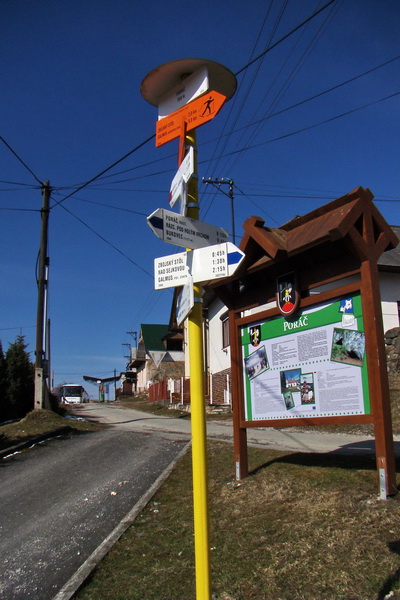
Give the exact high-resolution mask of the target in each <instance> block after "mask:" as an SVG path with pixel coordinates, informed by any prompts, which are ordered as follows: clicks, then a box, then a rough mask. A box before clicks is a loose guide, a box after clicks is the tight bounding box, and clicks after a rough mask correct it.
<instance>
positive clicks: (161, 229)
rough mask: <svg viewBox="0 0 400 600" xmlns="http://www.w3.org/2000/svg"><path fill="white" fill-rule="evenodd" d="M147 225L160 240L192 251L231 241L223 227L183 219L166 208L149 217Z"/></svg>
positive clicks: (187, 218)
mask: <svg viewBox="0 0 400 600" xmlns="http://www.w3.org/2000/svg"><path fill="white" fill-rule="evenodd" d="M147 224H148V225H149V227H150V229H151V230H152V231H153V232H154V233H155V234H156V236H157V237H158V238H160V240H163V241H164V242H168V243H169V244H176V246H182V247H183V248H191V249H192V250H194V249H195V248H204V247H205V246H212V245H213V244H221V243H223V242H227V241H228V239H229V235H228V232H227V231H225V229H221V227H217V226H216V225H209V224H208V223H203V222H202V221H197V220H196V219H190V218H189V217H183V216H181V215H178V214H176V213H174V212H171V211H170V210H165V209H164V208H157V210H155V211H154V212H153V213H152V214H151V215H150V216H149V217H147Z"/></svg>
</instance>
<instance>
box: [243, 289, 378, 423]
mask: <svg viewBox="0 0 400 600" xmlns="http://www.w3.org/2000/svg"><path fill="white" fill-rule="evenodd" d="M241 339H242V355H243V380H244V388H245V390H244V391H245V418H246V421H258V420H273V419H288V420H289V419H295V418H296V419H297V418H309V417H333V416H335V417H336V416H347V415H363V414H369V413H370V402H369V392H368V374H367V364H366V356H365V334H364V324H363V318H362V310H361V298H360V295H359V294H356V295H351V296H347V297H344V298H340V299H337V300H334V301H332V302H328V303H324V304H317V305H314V306H312V307H311V308H309V309H306V310H304V311H301V313H299V314H297V315H296V316H293V317H284V316H278V317H273V318H271V319H268V320H265V321H261V322H254V323H252V324H251V325H248V326H245V327H242V328H241Z"/></svg>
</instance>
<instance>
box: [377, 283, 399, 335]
mask: <svg viewBox="0 0 400 600" xmlns="http://www.w3.org/2000/svg"><path fill="white" fill-rule="evenodd" d="M379 279H380V289H381V301H382V317H383V330H384V331H388V330H389V329H393V327H399V310H398V304H397V303H398V302H400V276H399V275H398V274H397V273H382V272H381V273H380V274H379Z"/></svg>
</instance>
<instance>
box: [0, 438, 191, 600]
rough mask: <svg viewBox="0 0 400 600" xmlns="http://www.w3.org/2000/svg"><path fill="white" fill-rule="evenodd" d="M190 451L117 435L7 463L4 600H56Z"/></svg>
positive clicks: (2, 525) (3, 475)
mask: <svg viewBox="0 0 400 600" xmlns="http://www.w3.org/2000/svg"><path fill="white" fill-rule="evenodd" d="M184 444H185V442H184V440H182V439H178V440H176V439H175V438H174V437H173V436H167V437H165V436H160V435H154V434H148V433H140V432H130V431H119V430H118V429H116V428H114V429H112V430H107V431H100V432H94V433H88V434H81V435H71V436H68V438H65V437H63V438H60V439H53V440H51V441H48V442H46V443H44V444H40V445H37V446H35V447H34V448H31V449H29V450H26V451H23V452H21V453H18V454H15V455H14V456H11V457H9V458H7V459H3V460H2V461H1V462H0V479H1V485H0V502H1V507H2V509H1V511H0V540H1V541H0V553H1V566H0V598H1V600H20V599H21V600H51V599H52V598H53V597H54V596H55V595H56V593H57V592H58V590H60V588H61V587H62V586H63V585H64V584H65V583H66V582H67V581H68V580H69V578H70V577H71V576H72V575H73V574H74V573H75V572H76V570H77V569H78V568H79V567H80V566H81V565H82V563H83V562H84V561H85V560H86V559H87V558H88V557H89V556H90V555H91V554H92V552H93V551H94V550H95V549H96V548H97V547H98V545H99V544H100V543H101V542H102V541H103V540H104V539H105V538H106V537H107V536H108V535H109V533H110V532H111V531H112V530H113V529H114V528H115V527H116V526H117V524H119V523H120V521H121V519H123V517H125V515H126V514H127V513H128V512H129V511H130V510H131V509H132V507H133V506H134V505H135V504H136V502H137V501H138V500H139V499H140V498H141V497H142V495H143V494H144V493H145V492H146V491H147V490H148V489H149V487H150V486H151V485H152V484H153V482H154V481H155V480H156V479H157V477H158V476H159V475H160V474H161V473H162V472H163V471H164V469H165V468H166V467H167V466H168V465H169V464H170V463H171V461H172V460H173V459H174V458H175V457H176V456H177V454H178V453H179V452H180V451H181V449H182V448H183V446H184Z"/></svg>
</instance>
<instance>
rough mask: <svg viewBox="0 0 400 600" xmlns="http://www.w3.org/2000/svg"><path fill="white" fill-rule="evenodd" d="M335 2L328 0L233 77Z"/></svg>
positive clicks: (334, 0)
mask: <svg viewBox="0 0 400 600" xmlns="http://www.w3.org/2000/svg"><path fill="white" fill-rule="evenodd" d="M336 1H337V0H329V2H327V3H326V4H324V6H322V7H321V8H319V9H318V10H316V11H315V12H314V13H313V14H312V15H310V16H309V17H307V19H305V20H304V21H302V22H301V23H299V25H296V27H294V28H293V29H291V30H290V31H289V32H288V33H286V34H285V35H284V36H283V37H281V38H280V39H279V40H277V41H276V42H275V43H274V44H272V46H270V47H269V48H266V49H265V50H264V52H261V54H259V55H258V56H256V57H255V58H253V59H252V60H251V61H250V62H248V63H247V64H246V65H244V66H243V67H242V68H241V69H239V70H238V71H236V73H235V76H236V77H237V76H238V75H239V74H240V73H242V72H243V71H244V70H245V69H248V68H249V67H250V66H251V65H253V64H254V63H255V62H256V61H257V60H259V59H260V58H262V57H263V56H264V55H265V54H267V53H268V52H271V50H273V49H274V48H276V47H277V46H279V44H281V43H282V42H284V41H285V40H287V38H288V37H290V36H291V35H293V33H296V31H298V30H299V29H301V27H304V25H306V24H307V23H308V22H309V21H311V19H313V18H314V17H316V16H317V15H319V14H320V13H321V12H322V11H324V10H325V9H326V8H328V6H330V5H331V4H333V3H334V2H336Z"/></svg>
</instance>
